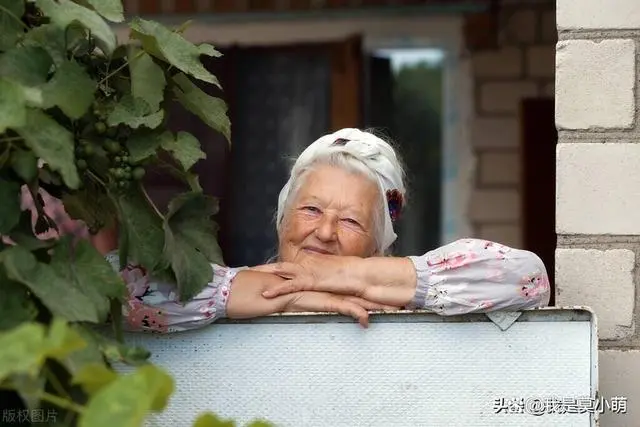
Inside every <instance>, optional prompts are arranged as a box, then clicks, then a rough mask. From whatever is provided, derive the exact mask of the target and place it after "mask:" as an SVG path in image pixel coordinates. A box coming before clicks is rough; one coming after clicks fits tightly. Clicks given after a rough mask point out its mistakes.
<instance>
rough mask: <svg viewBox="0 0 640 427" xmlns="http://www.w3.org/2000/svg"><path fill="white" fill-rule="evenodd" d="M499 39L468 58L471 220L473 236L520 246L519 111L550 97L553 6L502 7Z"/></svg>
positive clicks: (551, 83)
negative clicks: (523, 102)
mask: <svg viewBox="0 0 640 427" xmlns="http://www.w3.org/2000/svg"><path fill="white" fill-rule="evenodd" d="M505 3H506V2H505ZM498 39H499V43H498V48H496V49H490V50H481V51H475V52H472V53H471V54H472V56H471V65H472V67H471V68H472V73H473V79H474V87H475V95H474V96H475V114H474V118H473V120H472V124H471V141H472V146H473V149H474V152H475V155H476V185H475V191H474V192H473V193H472V195H471V200H470V207H469V215H470V220H471V224H472V226H473V229H474V234H475V235H476V236H480V237H482V238H486V239H491V240H497V241H500V242H504V243H506V244H511V245H515V246H521V245H522V228H521V224H520V219H521V212H520V211H521V194H520V182H521V178H520V175H521V160H520V142H521V141H520V123H519V108H520V101H521V100H522V99H523V98H526V97H539V96H551V97H553V96H554V94H553V91H554V83H553V80H554V74H555V63H554V60H555V58H554V57H555V49H554V46H555V42H556V39H557V31H556V26H555V8H554V4H553V2H552V1H549V2H537V3H535V4H533V5H531V6H528V7H523V6H521V5H516V4H514V3H513V2H511V4H510V5H509V4H504V5H503V7H502V9H501V13H500V18H499V35H498Z"/></svg>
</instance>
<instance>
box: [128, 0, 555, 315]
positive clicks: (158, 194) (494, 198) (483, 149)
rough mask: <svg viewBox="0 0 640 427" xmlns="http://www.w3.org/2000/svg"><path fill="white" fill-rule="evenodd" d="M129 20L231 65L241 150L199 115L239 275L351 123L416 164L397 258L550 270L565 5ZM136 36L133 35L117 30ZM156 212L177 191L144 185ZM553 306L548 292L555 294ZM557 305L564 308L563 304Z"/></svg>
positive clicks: (183, 122) (236, 9)
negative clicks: (559, 23) (558, 57)
mask: <svg viewBox="0 0 640 427" xmlns="http://www.w3.org/2000/svg"><path fill="white" fill-rule="evenodd" d="M125 6H126V10H127V15H128V17H132V16H142V17H143V18H144V17H149V18H152V19H156V20H159V21H161V22H164V23H166V24H171V25H173V24H175V25H176V26H177V25H179V24H180V23H182V22H184V21H185V20H189V19H194V23H193V24H192V25H191V26H190V27H189V29H188V30H187V31H186V33H185V36H186V37H187V38H189V39H190V40H192V41H195V42H209V43H212V44H214V45H215V46H216V47H217V48H218V49H219V50H221V51H222V52H223V53H224V56H223V57H222V58H206V59H205V63H206V66H207V67H208V68H209V69H210V70H211V71H212V72H214V73H215V74H216V75H217V76H218V78H219V79H220V82H221V84H222V87H223V91H220V90H219V89H217V88H216V87H214V86H203V89H204V90H206V91H207V92H209V93H211V94H216V95H217V96H220V97H222V98H224V99H225V101H226V102H227V103H228V105H229V115H230V118H231V123H232V145H231V147H229V146H228V144H227V143H226V142H225V141H224V139H223V138H222V137H220V136H219V135H217V134H215V133H214V132H213V131H211V130H210V129H209V128H207V127H206V126H204V125H202V124H201V123H199V121H198V119H197V118H195V117H193V116H190V115H189V114H188V113H176V114H174V115H173V118H172V122H171V126H172V127H180V128H181V129H188V130H189V131H190V132H192V133H193V134H194V135H196V136H197V137H198V138H199V139H200V141H201V142H202V143H203V146H204V147H203V149H204V150H205V151H206V153H207V159H206V160H203V161H201V162H199V163H198V164H197V165H196V169H197V172H198V173H199V174H200V177H201V181H202V185H203V187H204V189H205V191H206V192H207V193H209V194H212V195H214V196H216V197H219V198H220V203H221V212H220V214H219V215H218V222H219V224H220V226H221V230H220V242H221V245H222V248H223V252H224V256H225V261H226V262H227V263H228V264H230V265H253V264H258V263H262V262H264V261H265V260H266V259H267V258H268V257H269V256H271V255H272V254H273V253H274V249H275V242H276V236H275V231H274V224H273V216H274V213H275V207H276V201H277V195H278V192H279V191H280V188H281V187H282V185H283V184H284V182H285V181H286V177H287V170H288V167H289V164H290V163H289V159H290V158H291V157H293V156H295V155H297V154H298V153H299V152H301V151H302V150H303V149H304V148H305V147H306V146H307V145H308V144H310V143H311V142H313V141H314V140H315V139H316V138H318V137H319V136H321V135H322V134H325V133H327V132H331V131H333V130H337V129H339V128H342V127H364V128H373V129H374V130H375V132H376V133H377V134H378V135H379V136H382V137H383V138H386V139H387V140H389V141H391V142H392V143H393V144H394V145H395V146H396V147H397V148H398V150H399V153H400V154H401V156H402V158H403V159H404V161H405V163H406V165H407V171H408V181H409V182H408V184H409V191H410V193H409V206H408V209H407V210H406V211H405V212H404V214H403V217H402V219H401V221H400V223H399V225H398V230H397V231H398V234H399V236H400V239H399V240H398V243H397V245H396V247H395V252H396V254H398V255H408V254H421V253H424V252H426V251H428V250H430V249H433V248H435V247H437V246H439V245H442V244H445V243H447V242H450V241H452V240H454V239H456V238H459V237H469V236H471V237H479V238H485V239H490V240H495V241H498V242H501V243H504V244H507V245H512V246H516V247H520V248H525V249H529V250H532V251H534V252H536V253H538V254H539V255H540V256H541V257H542V258H543V260H544V262H545V264H546V265H547V269H548V271H549V274H550V275H551V276H552V275H553V271H554V265H553V262H554V249H555V246H556V235H555V223H554V221H555V144H556V142H557V133H556V130H555V122H554V120H555V119H554V72H555V58H554V55H555V43H556V40H557V32H556V27H555V4H554V2H553V1H552V0H520V1H510V0H448V1H444V0H440V1H438V0H163V1H155V0H154V1H146V0H127V1H125ZM117 30H118V35H119V37H121V38H123V39H124V38H126V37H128V34H127V32H126V30H125V29H124V28H121V29H117ZM149 175H150V176H149V177H148V185H149V186H150V188H151V194H152V196H153V198H155V199H156V200H157V201H159V202H160V203H163V202H165V201H167V200H168V199H169V198H170V196H171V195H172V194H174V193H175V192H177V191H180V188H179V187H178V184H177V183H175V182H173V181H172V180H171V179H170V178H169V177H168V176H165V175H162V174H159V173H158V174H149ZM552 295H553V293H552ZM552 303H553V302H552Z"/></svg>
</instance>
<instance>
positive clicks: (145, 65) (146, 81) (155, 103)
mask: <svg viewBox="0 0 640 427" xmlns="http://www.w3.org/2000/svg"><path fill="white" fill-rule="evenodd" d="M129 70H130V73H131V93H132V94H133V96H134V97H135V98H140V99H142V100H144V101H146V103H147V104H148V105H149V108H150V110H151V111H157V110H158V108H159V107H160V102H162V100H163V99H164V88H165V86H166V84H167V81H166V79H165V77H164V72H163V71H162V68H160V66H158V64H156V63H155V62H153V58H151V56H150V55H149V54H148V53H146V52H145V51H142V50H140V49H137V48H135V47H131V48H130V50H129Z"/></svg>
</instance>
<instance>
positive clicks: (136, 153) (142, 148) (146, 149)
mask: <svg viewBox="0 0 640 427" xmlns="http://www.w3.org/2000/svg"><path fill="white" fill-rule="evenodd" d="M171 140H173V135H172V134H171V132H168V131H166V132H162V133H159V132H136V133H134V134H133V135H131V137H130V138H129V139H128V140H127V150H129V161H131V162H134V163H137V162H140V161H142V160H144V159H146V158H148V157H150V156H153V155H155V154H156V151H157V150H158V148H159V147H160V146H162V145H164V144H165V143H167V141H171Z"/></svg>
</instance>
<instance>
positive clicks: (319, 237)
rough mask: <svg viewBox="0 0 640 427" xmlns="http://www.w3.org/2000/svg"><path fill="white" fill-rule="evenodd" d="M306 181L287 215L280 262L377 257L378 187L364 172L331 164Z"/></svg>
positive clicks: (317, 170) (311, 172)
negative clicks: (321, 255) (330, 256)
mask: <svg viewBox="0 0 640 427" xmlns="http://www.w3.org/2000/svg"><path fill="white" fill-rule="evenodd" d="M303 179H304V181H303V183H302V185H301V187H300V189H299V190H298V192H297V194H296V195H295V196H294V200H293V201H292V202H291V203H290V204H289V207H288V210H287V211H286V212H285V213H284V218H283V224H282V230H281V232H280V244H279V246H280V247H279V252H280V261H288V262H298V261H300V260H302V259H303V258H304V257H307V256H313V255H314V254H317V253H324V254H333V255H343V256H358V257H367V256H371V255H373V254H374V252H375V239H374V215H375V212H376V207H377V205H378V203H379V199H378V198H379V195H378V187H377V185H376V184H375V183H373V182H371V181H370V180H369V179H368V178H367V177H365V176H363V175H361V174H357V173H351V172H348V171H345V170H343V169H341V168H337V167H333V166H326V165H322V166H318V167H316V168H315V169H313V170H311V171H309V172H307V175H306V176H305V177H304V178H303Z"/></svg>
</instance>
